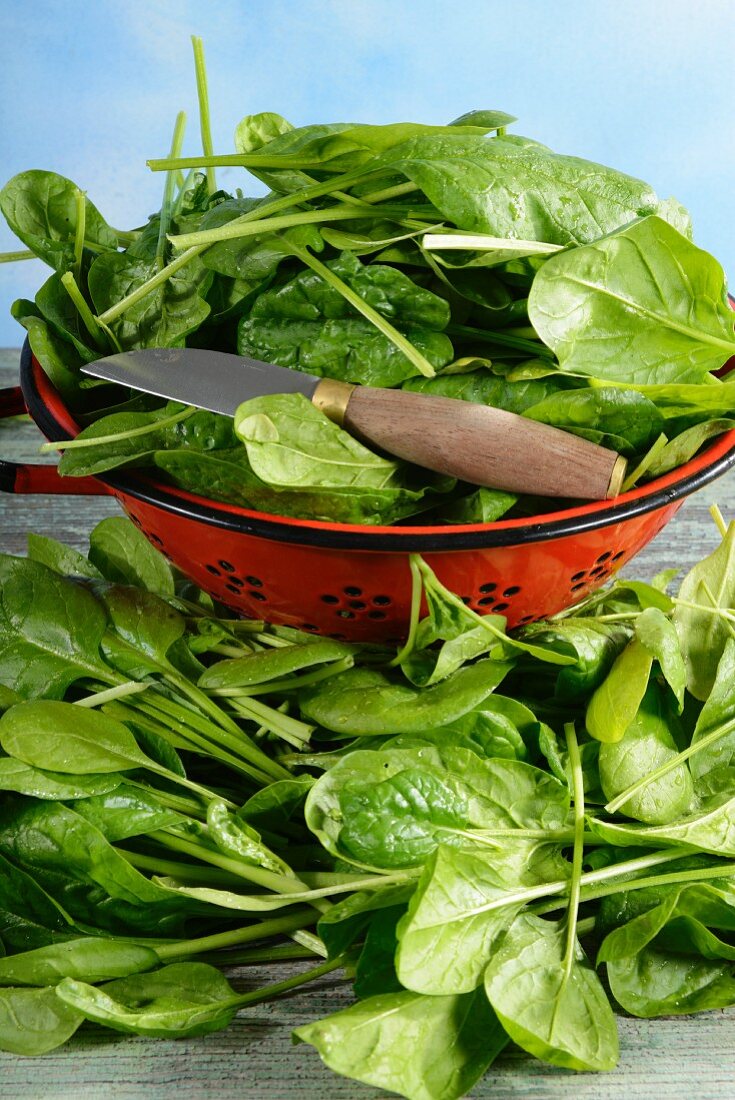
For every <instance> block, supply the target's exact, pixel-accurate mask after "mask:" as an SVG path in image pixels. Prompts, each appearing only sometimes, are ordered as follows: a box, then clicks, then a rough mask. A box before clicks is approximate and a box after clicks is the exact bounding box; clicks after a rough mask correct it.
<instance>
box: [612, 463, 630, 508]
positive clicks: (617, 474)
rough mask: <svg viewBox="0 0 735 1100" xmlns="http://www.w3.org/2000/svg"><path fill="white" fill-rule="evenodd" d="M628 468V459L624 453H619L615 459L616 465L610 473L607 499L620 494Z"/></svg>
mask: <svg viewBox="0 0 735 1100" xmlns="http://www.w3.org/2000/svg"><path fill="white" fill-rule="evenodd" d="M627 469H628V460H627V459H626V458H623V456H622V455H618V457H617V458H616V459H615V465H614V466H613V468H612V473H611V474H610V484H609V485H608V487H607V499H608V500H610V498H611V497H616V496H618V495H619V494H620V490H621V489H622V488H623V481H624V480H625V471H626V470H627Z"/></svg>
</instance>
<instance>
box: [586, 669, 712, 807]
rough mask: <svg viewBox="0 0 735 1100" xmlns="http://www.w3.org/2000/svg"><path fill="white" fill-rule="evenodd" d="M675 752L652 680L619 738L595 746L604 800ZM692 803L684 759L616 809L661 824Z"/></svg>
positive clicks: (690, 783) (625, 788)
mask: <svg viewBox="0 0 735 1100" xmlns="http://www.w3.org/2000/svg"><path fill="white" fill-rule="evenodd" d="M677 755H678V754H677V748H676V744H675V742H674V739H673V737H672V736H671V732H670V730H669V725H668V723H667V720H666V712H665V709H664V707H663V700H662V695H661V692H660V691H659V689H658V688H657V686H656V684H655V683H652V684H650V685H649V687H648V689H647V691H646V694H645V695H644V697H643V699H642V700H641V704H640V707H639V709H638V711H637V713H636V714H635V716H634V718H633V720H632V722H631V723H630V725H629V726H628V728H627V730H626V732H625V736H624V737H623V739H622V740H621V741H618V742H615V743H605V744H602V745H601V746H600V756H599V766H600V782H601V784H602V789H603V791H604V793H605V797H606V799H608V801H610V800H611V799H613V798H614V797H615V796H616V795H618V794H620V793H621V792H622V791H624V790H627V788H628V787H630V786H631V785H632V784H633V783H635V782H637V780H639V779H641V778H642V776H645V775H648V774H650V772H652V771H654V770H655V769H656V768H658V767H659V766H660V765H661V764H665V763H666V762H667V761H669V760H673V759H674V757H676V756H677ZM693 803H694V788H693V784H692V777H691V775H690V773H689V768H688V767H687V765H686V763H680V764H678V765H677V766H676V768H674V769H673V770H671V771H669V772H667V773H666V775H663V776H662V777H661V778H660V779H656V780H653V781H652V782H650V783H649V784H648V785H647V786H645V787H644V788H643V790H642V791H640V792H639V793H638V794H635V795H633V796H632V797H631V798H629V799H628V800H627V801H626V802H624V803H623V805H622V812H623V813H624V814H625V815H626V816H627V817H633V818H635V819H636V820H638V821H644V822H646V823H647V824H649V825H667V824H669V823H670V822H674V821H677V820H679V819H680V818H682V817H684V816H686V814H687V813H689V812H690V811H691V809H692V807H693Z"/></svg>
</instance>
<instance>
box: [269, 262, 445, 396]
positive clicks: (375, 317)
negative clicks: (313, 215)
mask: <svg viewBox="0 0 735 1100" xmlns="http://www.w3.org/2000/svg"><path fill="white" fill-rule="evenodd" d="M288 247H289V251H291V252H293V254H294V255H295V256H298V258H299V259H300V260H301V262H302V263H304V264H306V266H307V267H310V268H311V270H312V271H315V272H316V274H317V275H321V277H322V279H324V282H325V283H328V284H329V286H331V287H333V288H334V289H335V290H336V291H337V292H338V293H339V294H341V295H342V297H343V298H344V299H345V300H346V301H348V302H349V303H350V305H351V306H353V307H354V308H355V309H356V310H357V311H358V313H361V314H362V315H363V317H365V318H366V320H368V321H371V322H372V324H374V325H375V327H376V328H377V329H378V331H379V332H382V333H383V336H385V337H387V339H388V340H390V342H391V343H392V344H394V345H395V347H397V348H398V350H399V351H402V352H403V354H404V355H405V356H406V358H407V359H408V361H409V363H413V365H414V366H415V367H416V369H417V370H418V371H419V372H420V373H421V374H423V375H424V377H426V378H433V377H434V376H435V374H436V371H435V370H434V368H433V367H432V365H431V363H430V362H429V360H428V359H426V358H425V357H424V356H423V355H422V354H421V352H420V351H419V350H418V348H416V347H414V345H413V344H412V343H411V341H410V340H408V339H407V338H406V337H405V336H404V335H403V333H402V332H399V331H398V329H397V328H394V327H393V325H392V324H391V323H390V321H387V320H386V319H385V317H383V316H382V315H381V314H380V313H378V311H377V310H376V309H373V307H372V306H371V305H368V303H367V302H366V301H365V300H364V298H361V297H360V295H359V294H357V293H356V292H355V291H354V290H353V289H352V287H351V286H348V285H347V283H345V282H343V280H342V279H340V278H339V276H338V275H335V273H334V272H333V271H332V270H331V268H329V267H327V265H326V264H323V263H322V262H321V260H317V258H316V256H312V254H311V252H309V251H308V249H306V248H301V247H300V246H299V245H297V244H293V243H291V242H290V241H289V245H288Z"/></svg>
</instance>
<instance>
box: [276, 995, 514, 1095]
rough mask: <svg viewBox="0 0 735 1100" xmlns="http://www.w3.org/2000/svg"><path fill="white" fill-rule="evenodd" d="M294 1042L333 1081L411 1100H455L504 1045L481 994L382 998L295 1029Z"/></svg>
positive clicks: (496, 1023) (377, 997)
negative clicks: (309, 1049) (307, 1049)
mask: <svg viewBox="0 0 735 1100" xmlns="http://www.w3.org/2000/svg"><path fill="white" fill-rule="evenodd" d="M294 1038H295V1039H296V1040H298V1041H300V1042H302V1043H310V1044H311V1045H312V1046H313V1047H316V1049H317V1050H318V1051H319V1054H320V1056H321V1058H322V1060H323V1061H324V1062H325V1064H326V1065H328V1066H329V1068H330V1069H333V1070H334V1071H335V1072H336V1073H341V1074H343V1075H344V1076H345V1077H350V1078H352V1079H353V1080H356V1081H363V1082H364V1083H365V1084H367V1085H373V1086H375V1087H376V1088H380V1089H388V1090H389V1091H391V1092H397V1093H399V1094H400V1095H401V1096H405V1097H407V1098H408V1100H459V1097H461V1096H465V1095H466V1094H467V1092H468V1091H469V1090H470V1089H471V1088H472V1086H473V1085H474V1084H475V1082H476V1081H478V1080H479V1079H480V1077H481V1076H482V1075H483V1073H484V1072H485V1070H486V1069H487V1068H488V1066H489V1065H491V1063H492V1062H493V1061H494V1059H495V1058H496V1057H497V1055H498V1054H499V1053H500V1051H501V1050H502V1049H503V1048H504V1047H505V1045H506V1043H507V1041H508V1040H507V1036H506V1035H505V1033H504V1031H503V1029H502V1027H501V1026H500V1024H499V1023H498V1021H497V1020H496V1018H495V1016H494V1014H493V1012H492V1011H491V1009H490V1008H489V1006H488V1003H487V1000H486V998H485V995H484V993H483V992H482V990H480V991H478V992H477V993H468V994H466V995H465V996H463V997H424V996H422V995H421V994H420V993H407V992H403V993H385V994H380V995H378V996H376V997H369V998H368V999H367V1000H364V1001H360V1002H359V1003H358V1004H356V1005H351V1006H350V1007H349V1008H346V1009H343V1010H342V1011H341V1012H336V1013H334V1015H332V1016H327V1017H326V1019H323V1020H317V1022H316V1023H313V1024H305V1025H304V1026H302V1027H299V1028H297V1029H296V1031H295V1032H294ZM408 1051H410V1057H407V1056H406V1055H407V1052H408Z"/></svg>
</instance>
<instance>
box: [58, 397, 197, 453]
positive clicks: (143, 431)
mask: <svg viewBox="0 0 735 1100" xmlns="http://www.w3.org/2000/svg"><path fill="white" fill-rule="evenodd" d="M195 412H196V409H195V408H193V407H192V406H191V405H189V406H187V407H186V408H185V409H182V410H181V411H180V412H177V413H173V414H172V415H171V416H166V417H164V418H163V419H162V420H155V421H153V423H152V424H144V425H143V427H142V428H131V429H130V430H129V431H127V432H117V433H113V434H111V435H98V436H96V437H94V438H88V439H60V440H58V441H57V442H56V443H44V444H43V445H42V446H41V447H39V451H40V452H41V453H43V452H45V451H69V450H82V449H83V448H84V447H96V446H98V445H99V444H102V443H117V442H118V441H119V440H122V439H134V438H136V437H137V436H141V435H149V434H150V432H156V431H158V430H159V428H168V427H170V425H172V424H178V423H179V421H181V420H186V418H187V417H189V416H191V415H192V414H193V413H195Z"/></svg>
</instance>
